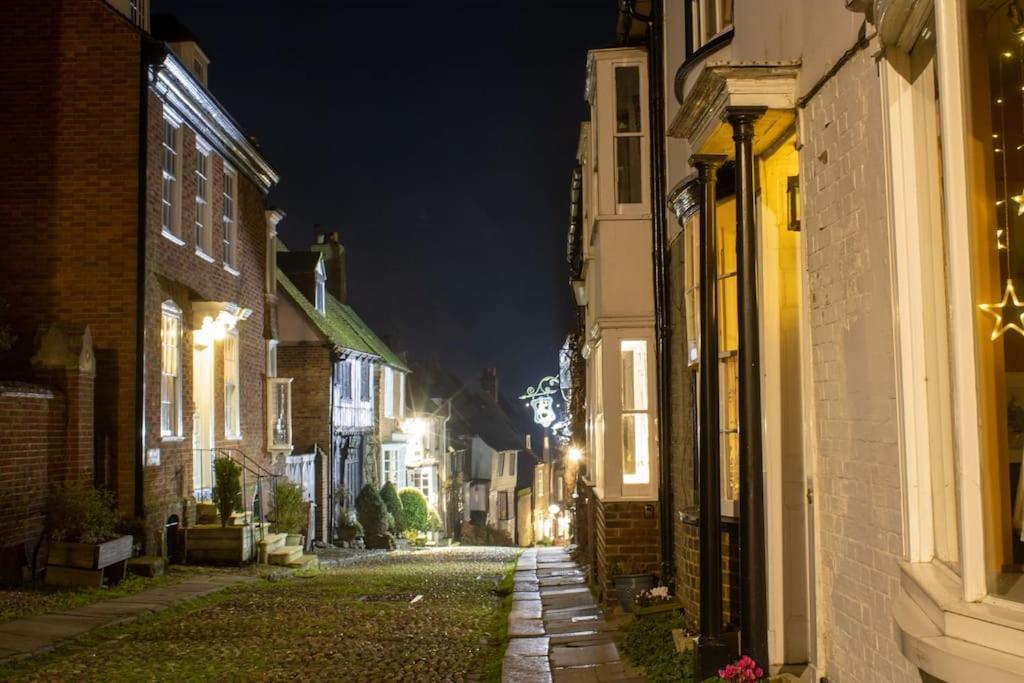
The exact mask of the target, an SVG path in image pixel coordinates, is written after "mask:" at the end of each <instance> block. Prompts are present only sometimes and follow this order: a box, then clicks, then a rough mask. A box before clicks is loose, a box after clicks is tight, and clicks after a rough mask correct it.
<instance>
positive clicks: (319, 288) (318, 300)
mask: <svg viewBox="0 0 1024 683" xmlns="http://www.w3.org/2000/svg"><path fill="white" fill-rule="evenodd" d="M313 306H315V307H316V310H317V311H319V312H320V314H321V315H327V274H326V273H324V264H323V262H322V261H321V262H320V263H318V264H317V266H316V288H315V291H314V292H313Z"/></svg>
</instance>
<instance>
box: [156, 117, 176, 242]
mask: <svg viewBox="0 0 1024 683" xmlns="http://www.w3.org/2000/svg"><path fill="white" fill-rule="evenodd" d="M180 135H181V130H180V129H179V127H178V124H177V123H174V122H173V121H171V120H170V119H167V118H165V119H164V139H163V143H162V147H163V150H162V151H163V160H162V175H163V181H162V183H161V206H160V227H161V229H162V231H163V233H164V234H165V235H167V236H169V237H172V238H174V239H175V240H178V239H180V237H181V210H180V209H181V186H180V185H179V183H178V178H179V177H180V174H181V166H180V164H181V157H180V155H179V150H180V149H181V148H180V147H179V144H180Z"/></svg>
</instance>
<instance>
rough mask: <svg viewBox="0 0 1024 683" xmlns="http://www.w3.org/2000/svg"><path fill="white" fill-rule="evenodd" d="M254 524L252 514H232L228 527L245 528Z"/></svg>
mask: <svg viewBox="0 0 1024 683" xmlns="http://www.w3.org/2000/svg"><path fill="white" fill-rule="evenodd" d="M251 522H252V513H251V512H248V511H246V512H232V513H231V516H230V517H228V526H245V525H247V524H249V523H251Z"/></svg>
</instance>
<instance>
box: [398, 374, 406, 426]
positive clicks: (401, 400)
mask: <svg viewBox="0 0 1024 683" xmlns="http://www.w3.org/2000/svg"><path fill="white" fill-rule="evenodd" d="M398 417H405V373H404V372H399V373H398Z"/></svg>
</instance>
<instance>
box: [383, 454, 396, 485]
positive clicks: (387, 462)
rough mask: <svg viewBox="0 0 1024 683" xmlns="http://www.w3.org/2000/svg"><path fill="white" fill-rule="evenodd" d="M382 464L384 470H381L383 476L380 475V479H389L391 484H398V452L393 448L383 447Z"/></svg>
mask: <svg viewBox="0 0 1024 683" xmlns="http://www.w3.org/2000/svg"><path fill="white" fill-rule="evenodd" d="M382 465H383V469H384V471H383V472H382V475H383V476H382V477H381V480H382V481H384V482H389V481H390V482H391V483H392V484H395V485H396V486H398V485H399V481H398V452H397V451H395V449H393V448H385V449H384V457H383V458H382Z"/></svg>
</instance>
